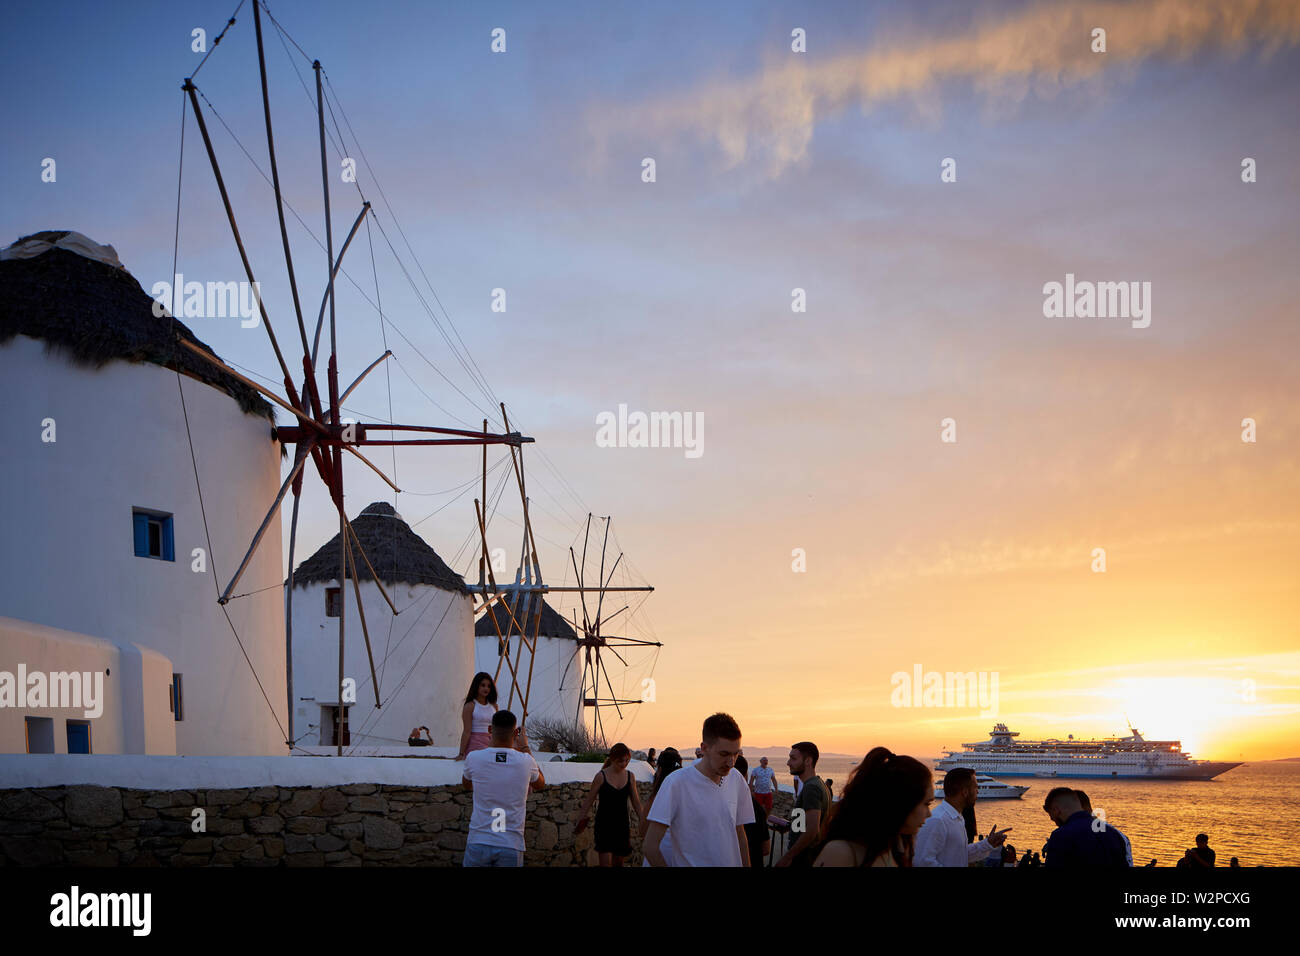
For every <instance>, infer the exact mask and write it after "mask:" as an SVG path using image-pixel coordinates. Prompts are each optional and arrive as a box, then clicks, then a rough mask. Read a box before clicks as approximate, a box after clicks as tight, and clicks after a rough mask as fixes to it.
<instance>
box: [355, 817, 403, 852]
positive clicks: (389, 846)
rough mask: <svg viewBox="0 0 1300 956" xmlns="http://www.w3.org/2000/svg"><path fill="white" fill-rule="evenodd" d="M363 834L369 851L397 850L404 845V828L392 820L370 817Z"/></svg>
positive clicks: (366, 821)
mask: <svg viewBox="0 0 1300 956" xmlns="http://www.w3.org/2000/svg"><path fill="white" fill-rule="evenodd" d="M362 833H363V835H362V839H363V840H364V841H365V845H366V848H367V849H368V850H395V849H397V848H398V847H400V846H401V845H402V840H403V834H402V828H401V827H399V826H398V825H397V824H396V823H394V822H393V821H392V820H384V819H381V818H379V817H368V818H366V820H365V823H364V827H363V831H362Z"/></svg>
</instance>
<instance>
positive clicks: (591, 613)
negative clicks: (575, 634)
mask: <svg viewBox="0 0 1300 956" xmlns="http://www.w3.org/2000/svg"><path fill="white" fill-rule="evenodd" d="M593 517H595V516H594V515H591V514H588V515H587V527H586V531H585V532H584V534H583V539H582V562H581V564H579V562H578V559H577V555H576V554H575V552H574V550H573V548H572V547H570V548H569V560H570V562H571V563H572V565H573V572H574V575H575V576H576V577H577V580H578V586H577V587H576V588H574V589H573V590H575V591H576V592H577V593H578V597H579V601H580V604H581V606H582V624H581V631H580V634H581V637H579V638H578V643H577V647H576V648H575V649H574V659H575V660H576V659H577V658H578V657H579V656H581V658H582V664H581V684H580V694H579V698H578V700H579V703H578V713H577V715H576V716H575V720H579V721H581V720H582V715H583V713H584V712H585V711H586V710H587V708H591V711H592V730H593V732H594V733H595V736H596V740H597V741H598V742H599V743H600V744H601V745H602V746H604V745H605V744H606V743H607V741H606V739H605V726H604V721H603V720H602V718H601V714H600V712H601V709H602V708H607V707H613V708H614V709H615V710H616V711H617V712H618V715H619V717H620V718H622V716H623V708H624V707H631V706H636V705H637V704H640V703H643V702H644V701H643V700H642V699H621V698H620V697H619V696H618V694H617V693H615V691H614V685H613V682H612V681H610V679H609V671H608V669H607V668H606V666H605V661H604V659H603V658H602V657H601V651H603V650H608V651H609V652H610V653H611V654H613V655H614V656H615V657H617V658H618V659H619V660H620V661H621V662H622V663H623V666H624V667H626V666H627V660H626V659H625V658H624V657H623V655H622V654H620V653H619V652H618V649H619V648H620V647H622V648H627V647H662V646H663V645H662V644H661V643H660V642H659V641H646V640H641V639H640V638H635V637H628V636H615V635H611V634H607V633H605V630H604V628H605V625H607V624H608V623H609V622H610V621H612V620H613V619H614V618H616V617H618V616H619V615H620V614H622V613H623V612H624V611H627V610H628V609H629V605H627V604H625V605H623V606H622V607H621V608H619V609H618V610H617V611H615V612H614V613H612V614H606V613H605V596H606V595H607V594H613V593H619V592H626V591H653V590H654V588H652V587H648V586H647V587H612V586H611V582H612V581H613V579H614V572H615V571H617V570H618V567H619V565H620V564H621V563H622V561H623V554H622V552H619V555H618V557H617V558H615V559H614V560H613V562H611V563H610V564H609V574H608V575H606V574H605V567H606V558H607V554H608V548H609V528H610V524H611V523H612V521H613V519H612V518H610V517H608V516H606V517H604V518H600V519H598V520H601V521H604V522H605V533H604V535H602V536H601V542H600V565H599V570H598V572H597V577H596V583H595V585H594V586H588V585H587V583H586V576H587V574H588V572H589V569H588V568H587V549H588V545H589V544H590V541H591V521H592V518H593ZM593 560H594V557H593ZM588 594H593V595H595V608H594V609H589V608H588V606H587V595H588ZM574 630H578V620H577V609H576V608H575V609H574ZM570 663H572V661H570ZM602 679H603V680H604V684H605V687H606V688H607V689H608V691H609V696H608V697H602V696H601V693H602V692H601V681H602Z"/></svg>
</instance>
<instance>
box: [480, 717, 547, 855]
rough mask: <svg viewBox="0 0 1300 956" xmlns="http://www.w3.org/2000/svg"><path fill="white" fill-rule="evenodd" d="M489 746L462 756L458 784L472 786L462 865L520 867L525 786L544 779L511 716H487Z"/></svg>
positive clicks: (534, 785)
mask: <svg viewBox="0 0 1300 956" xmlns="http://www.w3.org/2000/svg"><path fill="white" fill-rule="evenodd" d="M491 733H492V746H490V747H485V748H483V749H482V750H474V751H471V752H470V753H469V754H468V755H467V756H466V757H465V769H464V771H463V772H462V779H461V783H463V784H464V785H465V786H466V787H469V788H470V789H471V790H473V791H474V812H473V813H472V814H471V816H470V820H469V837H468V838H467V839H466V841H465V860H464V865H465V866H523V865H524V811H525V809H526V808H527V806H528V791H529V790H541V789H542V788H543V787H545V786H546V778H545V777H543V776H542V770H541V768H540V767H538V766H537V761H536V760H534V759H533V755H532V753H531V752H530V751H529V749H528V737H527V735H526V734H524V732H523V731H522V730H519V729H517V728H516V727H515V715H514V714H512V713H510V711H508V710H498V711H497V712H496V713H495V714H494V715H493V716H492V724H491Z"/></svg>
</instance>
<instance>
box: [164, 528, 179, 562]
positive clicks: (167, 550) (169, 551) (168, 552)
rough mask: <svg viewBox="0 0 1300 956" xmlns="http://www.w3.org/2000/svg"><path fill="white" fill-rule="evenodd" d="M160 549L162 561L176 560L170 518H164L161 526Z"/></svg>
mask: <svg viewBox="0 0 1300 956" xmlns="http://www.w3.org/2000/svg"><path fill="white" fill-rule="evenodd" d="M162 550H163V554H162V556H163V560H164V561H175V560H176V549H175V546H174V543H173V539H172V519H171V518H164V519H163V527H162Z"/></svg>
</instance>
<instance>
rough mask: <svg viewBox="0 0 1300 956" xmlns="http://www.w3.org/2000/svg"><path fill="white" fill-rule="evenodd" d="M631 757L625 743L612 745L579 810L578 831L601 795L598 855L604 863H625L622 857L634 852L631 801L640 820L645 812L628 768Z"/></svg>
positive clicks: (612, 864) (598, 812) (598, 806)
mask: <svg viewBox="0 0 1300 956" xmlns="http://www.w3.org/2000/svg"><path fill="white" fill-rule="evenodd" d="M631 760H632V751H631V750H629V749H628V747H627V745H626V744H615V745H614V746H613V747H611V748H609V756H607V757H606V758H605V764H604V766H603V767H601V768H600V771H599V772H598V773H597V774H596V776H595V777H593V778H592V780H591V789H589V790H588V791H587V798H586V799H585V800H583V801H582V809H581V810H580V811H579V812H578V825H577V826H576V827H575V828H574V833H575V834H577V833H581V832H582V831H583V830H585V829H586V828H587V818H588V815H589V814H590V812H591V804H592V802H593V801H595V800H596V798H597V797H599V798H600V803H599V804H598V805H597V807H596V854H597V856H598V857H599V859H600V865H601V866H622V865H623V858H624V857H626V856H627V855H628V854H629V853H631V852H632V833H631V827H630V825H629V824H628V819H627V806H628V803H629V802H630V803H631V804H632V809H633V810H634V811H636V816H637V819H638V820H640V819H641V817H642V815H643V814H642V810H641V795H640V794H639V793H637V789H636V777H634V776H633V775H632V774H631V773H630V772H629V771H628V769H627V765H628V763H629V762H630V761H631Z"/></svg>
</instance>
